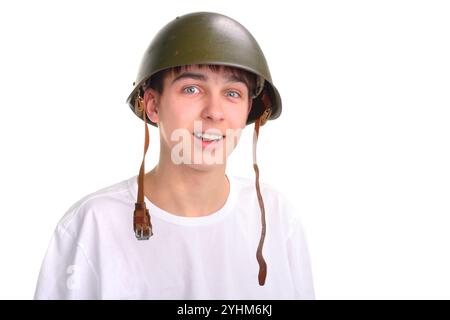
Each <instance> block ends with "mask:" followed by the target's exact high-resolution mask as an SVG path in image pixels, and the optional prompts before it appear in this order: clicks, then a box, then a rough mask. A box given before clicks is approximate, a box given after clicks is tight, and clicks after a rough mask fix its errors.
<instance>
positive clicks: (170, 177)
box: [144, 157, 230, 217]
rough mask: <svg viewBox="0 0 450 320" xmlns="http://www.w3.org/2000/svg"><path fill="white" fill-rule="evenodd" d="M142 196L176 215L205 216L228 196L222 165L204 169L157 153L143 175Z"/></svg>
mask: <svg viewBox="0 0 450 320" xmlns="http://www.w3.org/2000/svg"><path fill="white" fill-rule="evenodd" d="M144 185H145V196H146V197H147V198H148V199H149V200H150V201H151V202H152V203H153V204H155V205H156V206H158V207H159V208H161V209H163V210H164V211H167V212H170V213H172V214H175V215H179V216H186V217H198V216H206V215H209V214H211V213H214V212H216V211H217V210H219V209H220V208H222V207H223V206H224V204H225V202H226V200H227V198H228V194H229V188H230V186H229V182H228V179H227V177H226V175H225V165H213V167H210V168H208V169H207V170H205V169H202V168H196V167H193V166H188V165H185V164H181V165H175V164H174V163H173V162H172V161H170V159H169V161H164V159H163V158H161V157H160V161H159V163H158V165H157V166H156V167H155V168H153V170H151V171H150V172H148V173H147V174H146V175H145V178H144Z"/></svg>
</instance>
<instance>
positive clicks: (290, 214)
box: [230, 176, 300, 226]
mask: <svg viewBox="0 0 450 320" xmlns="http://www.w3.org/2000/svg"><path fill="white" fill-rule="evenodd" d="M230 179H231V181H232V182H234V183H235V184H236V191H237V195H238V198H239V202H244V203H253V204H256V206H258V208H259V205H258V197H257V193H256V182H255V178H247V177H240V176H230ZM259 186H260V190H261V195H262V198H263V202H264V207H265V211H266V212H267V215H268V216H269V215H270V217H271V218H273V219H277V220H278V221H279V222H281V223H283V224H285V225H287V226H289V225H290V226H292V225H298V224H300V212H299V210H298V208H297V205H296V204H295V203H294V202H293V201H292V200H291V199H288V198H287V197H286V196H285V195H284V194H283V193H282V192H281V191H280V190H279V189H278V188H276V187H275V186H273V185H272V184H269V183H266V182H264V181H261V180H260V181H259ZM258 210H259V209H258Z"/></svg>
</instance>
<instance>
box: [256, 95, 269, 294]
mask: <svg viewBox="0 0 450 320" xmlns="http://www.w3.org/2000/svg"><path fill="white" fill-rule="evenodd" d="M262 101H263V104H264V108H265V109H264V112H263V114H262V115H261V116H260V117H259V118H258V119H257V120H256V121H255V130H254V132H253V169H255V186H256V195H257V196H258V203H259V208H260V209H261V226H262V229H261V238H260V239H259V244H258V249H257V251H256V260H258V264H259V273H258V282H259V285H260V286H263V285H264V283H265V282H266V276H267V264H266V261H265V260H264V257H263V254H262V250H263V245H264V239H265V237H266V211H265V209H264V201H263V198H262V195H261V190H260V188H259V168H258V164H257V163H256V144H257V143H258V136H259V128H260V126H263V125H264V124H265V123H266V122H267V120H268V119H269V117H270V114H271V111H272V109H271V108H270V105H269V104H270V100H269V97H268V95H267V93H266V92H264V93H263V96H262Z"/></svg>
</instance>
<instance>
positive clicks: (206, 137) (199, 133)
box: [194, 132, 222, 141]
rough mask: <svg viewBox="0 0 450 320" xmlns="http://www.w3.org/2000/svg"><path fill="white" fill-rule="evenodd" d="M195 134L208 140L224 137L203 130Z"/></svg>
mask: <svg viewBox="0 0 450 320" xmlns="http://www.w3.org/2000/svg"><path fill="white" fill-rule="evenodd" d="M194 135H195V136H196V137H197V138H199V139H202V140H206V141H217V140H220V139H222V136H220V135H217V134H210V133H206V132H205V133H201V132H195V133H194Z"/></svg>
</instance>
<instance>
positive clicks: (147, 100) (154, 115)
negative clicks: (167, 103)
mask: <svg viewBox="0 0 450 320" xmlns="http://www.w3.org/2000/svg"><path fill="white" fill-rule="evenodd" d="M159 96H160V95H159V93H158V92H157V91H156V90H154V89H152V88H148V89H147V90H145V92H144V106H145V111H146V112H147V118H149V119H150V120H151V121H152V122H154V123H156V124H157V123H158V122H159V115H158V101H159Z"/></svg>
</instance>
